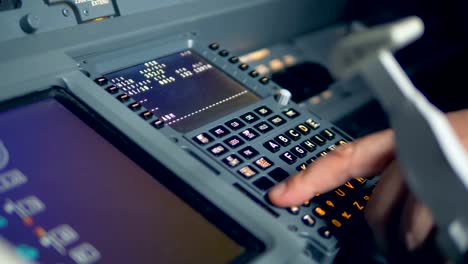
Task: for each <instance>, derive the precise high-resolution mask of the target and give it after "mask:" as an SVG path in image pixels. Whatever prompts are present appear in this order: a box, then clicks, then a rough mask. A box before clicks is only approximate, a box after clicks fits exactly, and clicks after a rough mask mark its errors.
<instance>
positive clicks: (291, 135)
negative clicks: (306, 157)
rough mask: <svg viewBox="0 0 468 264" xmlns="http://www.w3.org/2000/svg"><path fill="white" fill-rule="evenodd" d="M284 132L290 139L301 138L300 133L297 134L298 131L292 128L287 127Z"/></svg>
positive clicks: (296, 139)
mask: <svg viewBox="0 0 468 264" xmlns="http://www.w3.org/2000/svg"><path fill="white" fill-rule="evenodd" d="M284 134H286V136H288V137H289V138H290V139H292V140H294V141H298V140H299V139H300V138H301V134H299V132H297V131H296V130H294V129H289V130H288V131H286V133H284Z"/></svg>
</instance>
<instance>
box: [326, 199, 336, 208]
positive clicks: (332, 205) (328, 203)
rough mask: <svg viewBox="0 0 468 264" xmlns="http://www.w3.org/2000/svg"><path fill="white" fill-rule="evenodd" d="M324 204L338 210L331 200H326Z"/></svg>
mask: <svg viewBox="0 0 468 264" xmlns="http://www.w3.org/2000/svg"><path fill="white" fill-rule="evenodd" d="M323 204H324V205H325V206H327V207H329V208H331V209H334V208H336V204H335V203H334V202H333V201H332V200H331V199H326V200H325V202H323Z"/></svg>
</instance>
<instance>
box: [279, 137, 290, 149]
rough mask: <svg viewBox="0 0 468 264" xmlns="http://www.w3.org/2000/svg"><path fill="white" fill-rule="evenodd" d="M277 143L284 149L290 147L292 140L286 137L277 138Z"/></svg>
mask: <svg viewBox="0 0 468 264" xmlns="http://www.w3.org/2000/svg"><path fill="white" fill-rule="evenodd" d="M275 141H276V142H278V144H280V145H281V146H283V147H286V146H289V144H291V140H290V139H289V138H287V137H286V136H284V135H279V136H277V137H275Z"/></svg>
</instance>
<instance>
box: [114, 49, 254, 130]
mask: <svg viewBox="0 0 468 264" xmlns="http://www.w3.org/2000/svg"><path fill="white" fill-rule="evenodd" d="M105 77H106V78H108V79H109V80H110V81H111V82H112V83H114V84H115V85H116V86H117V87H119V88H121V89H122V90H123V91H124V92H126V93H127V94H128V95H130V96H131V97H132V98H133V99H135V100H136V101H138V102H140V103H141V104H142V105H143V106H144V107H145V108H146V109H148V110H150V111H152V112H153V113H154V114H155V115H156V116H158V117H159V118H161V119H163V120H164V121H165V122H166V123H167V124H168V125H169V126H171V127H172V128H174V129H175V130H177V131H179V132H181V133H186V132H189V131H191V130H194V129H196V128H198V127H201V126H203V125H205V124H207V123H209V122H212V121H215V120H217V119H219V118H221V117H224V116H226V115H227V114H230V113H232V112H235V111H237V110H239V109H241V108H243V107H246V106H248V105H250V104H253V103H255V102H257V101H258V100H259V98H258V97H257V96H256V95H254V94H253V93H251V92H250V91H248V90H246V88H245V87H244V86H242V85H241V84H240V83H238V82H236V81H235V80H234V79H232V78H231V77H229V76H228V75H226V74H225V73H223V72H222V71H221V70H219V69H217V68H215V67H214V66H213V65H211V64H210V63H208V62H207V61H206V60H205V59H203V58H202V57H201V56H199V55H198V54H196V53H195V52H193V51H191V50H185V51H182V52H178V53H175V54H172V55H169V56H166V57H162V58H159V59H155V60H152V61H148V62H145V63H142V64H140V65H136V66H133V67H130V68H127V69H123V70H120V71H117V72H113V73H109V74H107V75H105Z"/></svg>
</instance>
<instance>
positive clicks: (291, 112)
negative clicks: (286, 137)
mask: <svg viewBox="0 0 468 264" xmlns="http://www.w3.org/2000/svg"><path fill="white" fill-rule="evenodd" d="M283 114H284V115H285V116H287V117H289V118H290V119H293V118H296V117H298V116H299V115H300V114H299V112H297V111H296V110H294V109H289V110H286V111H284V112H283Z"/></svg>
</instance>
